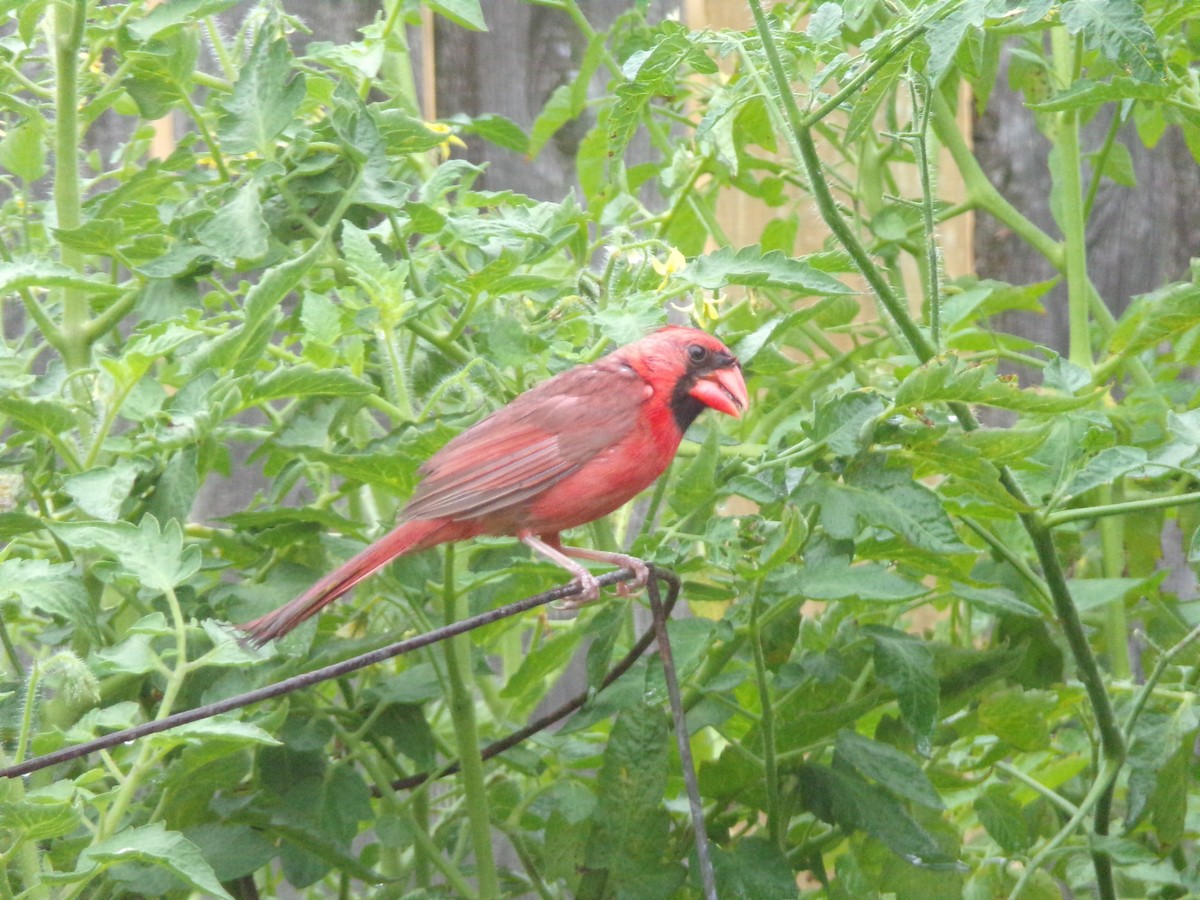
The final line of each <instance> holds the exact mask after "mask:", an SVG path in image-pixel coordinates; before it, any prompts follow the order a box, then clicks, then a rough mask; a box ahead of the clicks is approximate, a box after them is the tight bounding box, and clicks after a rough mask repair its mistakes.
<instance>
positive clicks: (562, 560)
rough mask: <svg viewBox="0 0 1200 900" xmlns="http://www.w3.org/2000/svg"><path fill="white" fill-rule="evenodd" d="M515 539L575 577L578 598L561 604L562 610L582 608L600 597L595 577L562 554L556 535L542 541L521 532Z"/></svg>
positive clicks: (532, 535) (530, 533)
mask: <svg viewBox="0 0 1200 900" xmlns="http://www.w3.org/2000/svg"><path fill="white" fill-rule="evenodd" d="M517 538H518V539H519V540H520V541H521V543H522V544H525V546H527V547H530V548H532V549H533V550H534V551H535V552H537V553H540V554H541V555H542V556H544V557H546V559H548V560H550V561H551V562H555V563H558V565H560V566H562V567H563V568H564V569H566V570H567V571H568V572H570V573H571V574H572V575H574V576H575V583H576V584H578V585H579V587H580V588H581V590H580V592H579V596H577V597H572V598H571V599H570V600H568V601H567V602H566V603H564V604H563V608H564V609H574V608H575V607H577V606H583V605H584V604H587V603H591V602H592V601H593V600H595V599H596V598H597V597H599V596H600V583H599V582H598V581H597V580H596V576H595V575H593V574H592V573H591V572H589V571H588V570H587V569H585V568H584V567H583V566H581V565H580V564H579V563H577V562H575V560H573V559H571V557H569V556H568V555H567V554H566V553H564V552H563V550H562V544H561V543H559V540H558V535H553V536H552V537H551V538H550V540H549V541H543V540H542V539H541V538H539V537H538V536H537V535H536V534H533V533H532V532H529V531H522V532H518V533H517Z"/></svg>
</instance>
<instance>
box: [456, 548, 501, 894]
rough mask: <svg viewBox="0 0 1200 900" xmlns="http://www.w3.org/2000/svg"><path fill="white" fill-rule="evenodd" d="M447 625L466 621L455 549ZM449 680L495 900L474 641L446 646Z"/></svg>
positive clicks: (485, 889) (470, 806) (486, 888)
mask: <svg viewBox="0 0 1200 900" xmlns="http://www.w3.org/2000/svg"><path fill="white" fill-rule="evenodd" d="M442 590H443V598H444V604H445V610H446V624H447V625H450V624H452V623H453V622H456V621H458V620H459V619H462V618H465V616H464V612H465V610H464V609H460V605H461V604H460V597H459V595H458V592H457V591H456V590H455V588H454V548H453V546H448V547H447V548H446V564H445V578H444V584H443V586H442ZM445 658H446V676H447V679H448V680H449V682H450V700H449V704H448V705H449V707H450V718H451V720H452V721H453V723H454V739H455V743H456V745H457V748H458V759H459V765H460V767H461V773H462V784H463V791H464V793H465V795H466V804H467V820H468V822H469V824H470V831H471V843H472V847H473V849H474V851H475V873H476V877H477V879H478V881H479V896H480V898H482V900H492V898H498V897H499V896H500V881H499V878H498V877H497V875H496V860H495V858H494V857H493V855H492V826H491V818H490V816H489V813H488V802H487V784H486V783H485V782H484V777H483V757H482V756H481V755H480V753H479V729H478V726H477V724H476V722H475V698H474V696H473V694H472V692H471V687H470V682H469V679H470V678H471V638H470V636H469V635H466V634H460V635H457V636H456V637H453V638H450V639H449V640H448V641H446V644H445Z"/></svg>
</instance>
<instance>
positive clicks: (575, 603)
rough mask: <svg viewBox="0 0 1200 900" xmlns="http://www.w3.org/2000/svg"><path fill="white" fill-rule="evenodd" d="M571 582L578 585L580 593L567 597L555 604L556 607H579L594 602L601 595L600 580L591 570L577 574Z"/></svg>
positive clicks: (566, 608)
mask: <svg viewBox="0 0 1200 900" xmlns="http://www.w3.org/2000/svg"><path fill="white" fill-rule="evenodd" d="M571 584H572V586H575V585H578V587H579V593H578V594H576V595H575V596H574V597H567V598H565V599H563V600H562V601H561V602H559V603H556V604H554V608H555V609H560V610H564V609H565V610H571V609H579V608H580V607H581V606H587V605H588V604H589V603H594V602H595V601H596V600H597V599H599V597H600V582H599V581H598V580H596V576H595V575H593V574H592V573H591V572H584V573H583V574H581V575H577V576H576V577H575V580H574V581H572V582H571Z"/></svg>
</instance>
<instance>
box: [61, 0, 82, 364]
mask: <svg viewBox="0 0 1200 900" xmlns="http://www.w3.org/2000/svg"><path fill="white" fill-rule="evenodd" d="M53 18H54V210H55V213H56V215H57V216H58V227H59V228H60V229H62V230H64V231H70V230H72V229H75V228H78V227H79V223H80V221H81V213H80V209H81V197H80V187H79V137H80V135H79V50H80V47H82V45H83V26H84V21H85V20H86V18H87V0H59V2H57V3H56V4H55V6H54V17H53ZM58 254H59V259H60V260H62V263H63V265H65V266H68V267H70V268H72V269H74V270H75V271H77V272H82V271H83V253H82V252H81V251H80V250H78V249H76V248H75V247H72V246H70V245H69V244H67V243H66V242H63V241H60V242H59V245H58ZM60 297H61V300H62V328H61V329H60V331H61V334H62V343H63V361H64V362H65V363H66V365H67V369H68V370H69V371H72V372H74V371H78V370H80V369H84V368H86V367H87V365H88V361H89V355H90V354H89V352H88V340H87V320H88V300H87V294H86V293H84V292H83V291H82V290H80V289H79V288H74V287H68V288H62V289H61V294H60Z"/></svg>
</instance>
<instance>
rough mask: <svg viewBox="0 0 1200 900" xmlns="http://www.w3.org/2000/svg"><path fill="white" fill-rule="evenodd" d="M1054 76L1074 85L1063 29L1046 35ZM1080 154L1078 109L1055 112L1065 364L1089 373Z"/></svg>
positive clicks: (1070, 43) (1073, 44) (1073, 53)
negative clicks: (1064, 283)
mask: <svg viewBox="0 0 1200 900" xmlns="http://www.w3.org/2000/svg"><path fill="white" fill-rule="evenodd" d="M1050 46H1051V49H1052V53H1053V57H1054V68H1055V73H1056V74H1057V76H1058V84H1059V87H1060V88H1065V87H1067V86H1068V85H1070V84H1072V83H1073V82H1074V81H1075V78H1076V76H1077V71H1076V70H1077V67H1078V53H1077V46H1078V42H1077V40H1076V38H1075V37H1074V36H1072V35H1071V34H1069V33H1068V32H1067V30H1066V28H1065V27H1059V28H1055V29H1053V30H1052V31H1051V33H1050ZM1082 167H1083V156H1082V152H1081V150H1080V145H1079V111H1078V110H1075V109H1069V110H1064V111H1063V112H1061V113H1059V114H1058V128H1057V129H1056V131H1055V142H1054V149H1053V150H1052V151H1051V154H1050V168H1051V173H1052V174H1053V175H1054V176H1055V181H1056V182H1057V184H1058V207H1059V223H1058V225H1059V228H1060V229H1061V230H1062V233H1063V253H1064V256H1065V259H1064V263H1065V265H1064V272H1065V274H1066V276H1067V314H1068V319H1069V324H1070V335H1069V347H1070V349H1069V354H1070V360H1071V362H1073V363H1075V365H1077V366H1082V367H1083V368H1085V369H1087V370H1088V371H1089V372H1090V371H1091V369H1092V342H1091V319H1090V316H1089V315H1088V306H1089V297H1090V291H1091V288H1090V285H1089V283H1088V270H1087V234H1086V226H1087V222H1086V219H1085V218H1084V199H1083V179H1082V174H1081V172H1082Z"/></svg>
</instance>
